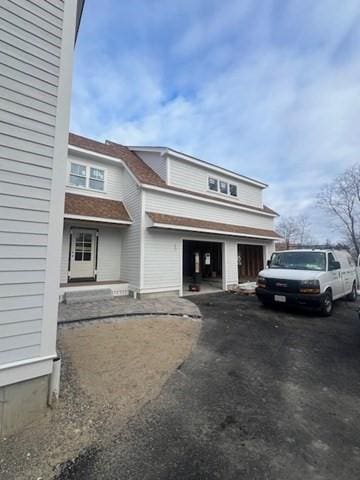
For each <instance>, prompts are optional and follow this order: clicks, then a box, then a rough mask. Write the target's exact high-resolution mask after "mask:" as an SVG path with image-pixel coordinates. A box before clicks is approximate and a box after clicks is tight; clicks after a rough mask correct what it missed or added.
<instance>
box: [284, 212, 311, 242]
mask: <svg viewBox="0 0 360 480" xmlns="http://www.w3.org/2000/svg"><path fill="white" fill-rule="evenodd" d="M310 229H311V224H310V222H309V220H308V218H307V217H306V216H305V215H297V216H289V217H282V218H281V220H280V222H279V223H278V225H277V230H278V232H279V233H280V235H281V236H282V237H283V239H284V244H285V248H287V249H288V248H290V247H291V246H293V245H298V246H305V245H309V244H311V242H312V241H313V240H312V237H311V235H310Z"/></svg>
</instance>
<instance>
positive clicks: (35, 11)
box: [0, 0, 84, 435]
mask: <svg viewBox="0 0 360 480" xmlns="http://www.w3.org/2000/svg"><path fill="white" fill-rule="evenodd" d="M83 3H84V1H80V0H78V1H76V0H66V2H64V1H63V0H47V1H46V2H45V1H41V2H38V1H35V0H2V2H1V4H0V23H1V25H0V29H1V42H0V58H1V60H0V61H1V69H0V169H1V179H0V434H1V435H6V434H9V433H11V432H13V431H14V430H16V429H17V428H19V427H21V426H22V425H24V424H25V423H26V422H28V421H29V420H33V419H34V418H35V416H36V415H37V414H38V413H40V412H43V410H44V409H45V408H46V405H47V399H48V389H49V381H50V379H52V380H54V372H55V371H57V369H54V365H56V330H57V300H58V278H59V271H60V253H61V238H62V228H63V203H64V202H63V199H64V188H65V175H66V162H64V158H66V155H67V143H68V131H69V129H68V123H69V109H70V97H71V77H72V59H73V49H74V42H75V36H76V33H77V30H78V26H79V22H80V17H81V12H82V8H83ZM55 379H56V377H55Z"/></svg>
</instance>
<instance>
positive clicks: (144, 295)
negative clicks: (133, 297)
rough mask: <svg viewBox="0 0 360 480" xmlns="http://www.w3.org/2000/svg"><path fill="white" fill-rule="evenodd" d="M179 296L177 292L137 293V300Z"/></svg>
mask: <svg viewBox="0 0 360 480" xmlns="http://www.w3.org/2000/svg"><path fill="white" fill-rule="evenodd" d="M179 295H180V292H179V290H169V291H168V292H152V293H138V294H137V298H140V299H141V300H145V299H151V298H166V297H174V296H175V297H178V296H179Z"/></svg>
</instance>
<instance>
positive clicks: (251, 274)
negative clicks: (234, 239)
mask: <svg viewBox="0 0 360 480" xmlns="http://www.w3.org/2000/svg"><path fill="white" fill-rule="evenodd" d="M238 267H239V270H238V271H239V282H248V281H254V280H256V277H257V275H258V273H259V272H260V270H262V269H263V268H264V252H263V247H262V245H238Z"/></svg>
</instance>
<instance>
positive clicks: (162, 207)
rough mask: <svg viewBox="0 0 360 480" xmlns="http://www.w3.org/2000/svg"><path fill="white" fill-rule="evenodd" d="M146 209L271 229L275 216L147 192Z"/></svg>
mask: <svg viewBox="0 0 360 480" xmlns="http://www.w3.org/2000/svg"><path fill="white" fill-rule="evenodd" d="M145 210H146V211H148V212H158V213H164V214H169V215H177V216H180V217H190V218H197V219H201V220H209V221H213V222H222V223H229V224H233V225H242V226H246V227H254V228H264V229H268V230H271V229H273V226H274V219H273V217H269V216H266V215H262V214H257V213H250V212H247V211H242V210H237V209H235V208H231V207H223V206H219V205H214V204H211V203H206V202H202V201H198V200H192V199H188V198H183V197H180V196H175V195H171V194H164V193H160V192H149V191H148V192H146V208H145Z"/></svg>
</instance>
